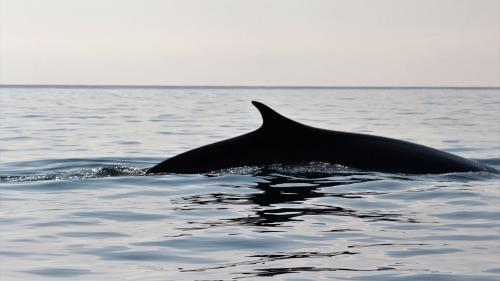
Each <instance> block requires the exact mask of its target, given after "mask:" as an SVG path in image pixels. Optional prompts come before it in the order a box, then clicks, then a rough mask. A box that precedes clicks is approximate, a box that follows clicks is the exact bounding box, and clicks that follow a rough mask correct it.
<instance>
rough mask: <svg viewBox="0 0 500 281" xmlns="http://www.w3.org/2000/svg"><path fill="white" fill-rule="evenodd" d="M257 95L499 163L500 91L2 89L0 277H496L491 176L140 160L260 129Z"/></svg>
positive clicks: (496, 193)
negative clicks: (204, 167) (167, 165)
mask: <svg viewBox="0 0 500 281" xmlns="http://www.w3.org/2000/svg"><path fill="white" fill-rule="evenodd" d="M251 100H259V101H261V102H264V103H266V104H268V105H270V106H271V107H273V108H275V109H276V110H277V111H278V112H280V113H282V114H283V115H285V116H288V117H291V118H293V119H294V120H297V121H300V122H302V123H305V124H308V125H312V126H317V127H322V128H327V129H335V130H344V131H351V132H360V133H370V134H377V135H383V136H388V137H393V138H398V139H404V140H408V141H413V142H417V143H420V144H424V145H428V146H432V147H436V148H439V149H443V150H445V151H448V152H452V153H456V154H459V155H461V156H465V157H469V158H473V159H476V160H478V161H480V162H482V163H485V164H488V165H491V166H493V167H496V168H497V169H499V168H500V155H499V154H500V126H499V123H498V120H499V119H500V113H499V110H498V108H499V105H500V91H499V90H498V89H354V88H350V89H346V88H344V89H305V88H302V89H266V88H263V89H258V88H253V89H252V88H248V89H245V88H205V89H204V88H162V87H157V88H123V87H121V88H120V87H117V88H92V87H90V88H89V87H83V88H82V87H80V88H79V87H69V88H68V87H63V88H57V87H53V88H50V87H48V88H36V87H15V88H12V87H11V88H7V87H4V88H0V121H1V122H0V126H1V127H0V149H1V150H0V160H1V167H0V208H1V216H0V231H1V236H0V279H2V280H65V279H66V280H117V279H123V280H221V279H222V280H231V279H249V280H257V279H261V278H267V279H269V280H322V279H328V280H331V279H336V280H499V279H500V177H499V176H498V175H497V174H492V173H454V174H444V175H418V176H416V175H401V174H385V173H376V172H370V171H357V170H353V169H349V168H345V167H338V166H335V165H330V164H326V163H311V164H308V165H302V166H283V165H272V166H267V167H242V168H235V169H229V170H224V171H214V172H213V173H210V174H208V175H155V176H146V175H144V171H145V169H147V168H148V167H150V166H152V165H154V164H156V163H157V162H159V161H162V160H164V159H166V158H168V157H171V156H173V155H175V154H177V153H180V152H183V151H185V150H187V149H191V148H195V147H197V146H200V145H203V144H207V143H211V142H214V141H218V140H222V139H225V138H228V137H232V136H236V135H239V134H242V133H246V132H249V131H251V130H253V129H255V128H257V127H258V126H259V125H260V123H261V120H260V116H259V114H258V112H257V110H256V109H254V108H253V106H252V105H251V104H250V101H251Z"/></svg>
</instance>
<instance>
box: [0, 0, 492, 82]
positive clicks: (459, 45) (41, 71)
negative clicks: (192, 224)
mask: <svg viewBox="0 0 500 281" xmlns="http://www.w3.org/2000/svg"><path fill="white" fill-rule="evenodd" d="M0 84H72V85H75V84H76V85H222V86H224V85H248V86H442V87H491V86H493V87H498V86H500V1H499V0H377V1H373V0H365V1H362V0H249V1H247V0H44V1H40V0H0Z"/></svg>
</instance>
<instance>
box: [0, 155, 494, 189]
mask: <svg viewBox="0 0 500 281" xmlns="http://www.w3.org/2000/svg"><path fill="white" fill-rule="evenodd" d="M158 161H159V160H158V159H156V158H95V159H84V158H70V159H48V160H35V161H25V162H15V163H8V164H7V168H5V167H4V168H2V169H1V170H0V183H9V182H34V181H51V180H52V181H64V180H83V179H90V178H106V177H124V176H145V175H146V171H147V169H148V167H150V166H152V165H154V164H155V163H157V162H158ZM478 161H479V162H481V163H484V164H487V165H491V166H498V165H499V164H500V158H493V159H478ZM203 175H204V176H209V177H217V176H226V175H250V176H257V177H266V176H279V177H290V178H294V177H296V178H305V179H307V178H325V177H335V178H337V179H342V178H345V177H349V178H352V177H353V176H355V177H357V178H366V179H371V180H373V179H402V180H430V181H462V182H463V181H475V180H489V179H498V178H500V175H498V174H493V173H489V172H465V173H464V172H461V173H449V174H438V175H404V174H391V173H381V172H373V171H362V170H357V169H352V168H349V167H346V166H341V165H334V164H329V163H324V162H310V163H303V164H293V165H292V164H273V165H264V166H244V167H235V168H229V169H222V170H217V171H212V172H210V173H206V174H203Z"/></svg>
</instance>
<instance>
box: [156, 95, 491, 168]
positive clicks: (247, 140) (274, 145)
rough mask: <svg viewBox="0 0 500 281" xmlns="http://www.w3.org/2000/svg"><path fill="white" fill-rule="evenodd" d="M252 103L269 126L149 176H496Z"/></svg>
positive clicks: (447, 157)
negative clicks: (230, 172)
mask: <svg viewBox="0 0 500 281" xmlns="http://www.w3.org/2000/svg"><path fill="white" fill-rule="evenodd" d="M252 103H253V105H255V107H257V109H258V110H259V111H260V114H261V115H262V119H263V124H262V126H261V127H260V128H259V129H257V130H255V131H253V132H250V133H247V134H244V135H241V136H238V137H235V138H231V139H227V140H224V141H220V142H216V143H213V144H209V145H205V146H202V147H199V148H196V149H193V150H190V151H187V152H184V153H181V154H179V155H177V156H175V157H172V158H170V159H167V160H165V161H163V162H161V163H160V164H158V165H156V166H154V167H152V168H151V169H149V170H148V171H147V173H184V174H193V173H205V172H210V171H215V170H220V169H226V168H232V167H241V166H255V165H266V164H274V163H280V164H298V163H308V162H313V161H316V162H328V163H331V164H339V165H343V166H347V167H351V168H356V169H361V170H369V171H379V172H390V173H404V174H438V173H451V172H468V171H491V172H493V171H495V170H494V169H493V168H491V167H488V166H485V165H482V164H480V163H478V162H475V161H472V160H469V159H465V158H462V157H460V156H456V155H453V154H450V153H447V152H443V151H440V150H437V149H434V148H430V147H426V146H423V145H419V144H415V143H411V142H406V141H401V140H396V139H390V138H385V137H378V136H372V135H365V134H355V133H347V132H338V131H330V130H325V129H319V128H314V127H310V126H307V125H303V124H300V123H298V122H295V121H293V120H290V119H288V118H286V117H284V116H282V115H280V114H278V113H276V112H275V111H274V110H272V109H271V108H269V107H267V106H266V105H264V104H262V103H260V102H256V101H253V102H252Z"/></svg>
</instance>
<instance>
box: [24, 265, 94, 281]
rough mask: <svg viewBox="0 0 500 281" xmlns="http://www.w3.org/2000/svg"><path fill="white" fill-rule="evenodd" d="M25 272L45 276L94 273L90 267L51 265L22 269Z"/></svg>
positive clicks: (71, 275) (66, 276)
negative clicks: (49, 266)
mask: <svg viewBox="0 0 500 281" xmlns="http://www.w3.org/2000/svg"><path fill="white" fill-rule="evenodd" d="M20 272H24V273H29V274H34V275H40V276H45V277H64V278H68V277H78V276H81V275H87V274H92V273H94V272H92V271H90V270H88V269H78V268H60V267H51V268H40V269H31V270H24V271H20Z"/></svg>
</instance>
